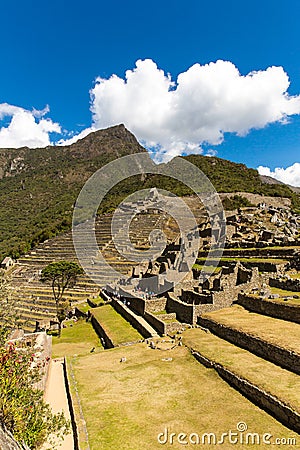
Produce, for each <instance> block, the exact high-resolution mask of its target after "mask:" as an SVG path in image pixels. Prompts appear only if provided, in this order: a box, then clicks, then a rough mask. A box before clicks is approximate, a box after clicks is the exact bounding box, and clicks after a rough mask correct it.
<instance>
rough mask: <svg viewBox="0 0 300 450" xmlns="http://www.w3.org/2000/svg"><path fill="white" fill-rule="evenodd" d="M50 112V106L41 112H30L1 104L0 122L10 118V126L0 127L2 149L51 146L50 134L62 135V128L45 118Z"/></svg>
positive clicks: (34, 110)
mask: <svg viewBox="0 0 300 450" xmlns="http://www.w3.org/2000/svg"><path fill="white" fill-rule="evenodd" d="M48 112H49V107H48V106H46V107H45V108H44V109H43V110H41V111H38V110H36V109H33V111H28V110H26V109H24V108H21V107H19V106H14V105H9V104H8V103H2V104H0V120H3V119H4V118H5V117H8V118H10V122H9V124H8V125H6V126H2V127H0V147H1V148H18V147H24V146H27V147H31V148H36V147H46V146H47V145H50V137H49V133H53V132H55V133H60V132H61V128H60V126H59V124H57V123H55V122H53V121H52V120H51V119H45V118H43V117H44V115H45V114H47V113H48Z"/></svg>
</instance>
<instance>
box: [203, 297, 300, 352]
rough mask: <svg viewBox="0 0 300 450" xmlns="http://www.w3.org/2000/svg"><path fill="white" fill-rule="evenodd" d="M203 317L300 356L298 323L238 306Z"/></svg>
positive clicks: (299, 328) (206, 314)
mask: <svg viewBox="0 0 300 450" xmlns="http://www.w3.org/2000/svg"><path fill="white" fill-rule="evenodd" d="M203 317H205V318H208V319H212V320H214V321H216V322H219V323H221V324H223V325H227V326H229V327H231V328H234V329H236V330H240V331H244V332H246V333H249V334H252V335H253V336H257V337H260V338H261V339H263V340H265V341H268V342H270V343H272V344H276V345H279V346H281V347H284V348H286V349H289V350H292V351H294V352H296V353H298V354H300V326H299V325H298V324H297V323H292V322H288V321H285V320H280V319H274V318H273V317H268V316H263V315H261V314H256V313H253V312H250V311H247V310H246V309H244V308H243V307H242V306H238V305H234V306H231V307H230V308H224V309H220V310H219V311H213V312H211V313H205V314H203Z"/></svg>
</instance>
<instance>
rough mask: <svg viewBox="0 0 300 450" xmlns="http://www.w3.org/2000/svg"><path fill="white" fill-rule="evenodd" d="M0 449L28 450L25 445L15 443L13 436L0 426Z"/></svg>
mask: <svg viewBox="0 0 300 450" xmlns="http://www.w3.org/2000/svg"><path fill="white" fill-rule="evenodd" d="M0 449H1V450H30V448H29V447H27V445H25V444H20V443H19V442H17V441H16V440H15V439H14V437H13V435H12V434H11V433H10V432H9V431H7V430H5V429H4V428H2V426H1V425H0Z"/></svg>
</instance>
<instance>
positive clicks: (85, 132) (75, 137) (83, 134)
mask: <svg viewBox="0 0 300 450" xmlns="http://www.w3.org/2000/svg"><path fill="white" fill-rule="evenodd" d="M93 131H96V128H94V127H89V128H85V129H84V130H82V131H81V132H80V133H79V134H76V135H73V136H72V137H69V138H67V139H60V140H59V141H58V142H56V145H71V144H74V143H75V142H77V141H78V140H79V139H83V138H85V137H86V136H87V135H88V134H90V133H92V132H93ZM71 135H72V133H71Z"/></svg>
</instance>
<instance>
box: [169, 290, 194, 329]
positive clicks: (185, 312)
mask: <svg viewBox="0 0 300 450" xmlns="http://www.w3.org/2000/svg"><path fill="white" fill-rule="evenodd" d="M167 311H168V312H175V313H176V317H177V318H178V320H180V322H183V323H194V307H193V305H188V304H187V303H184V302H182V301H181V300H179V299H178V298H177V297H176V296H175V295H174V294H172V293H171V292H169V294H168V300H167Z"/></svg>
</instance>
